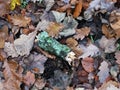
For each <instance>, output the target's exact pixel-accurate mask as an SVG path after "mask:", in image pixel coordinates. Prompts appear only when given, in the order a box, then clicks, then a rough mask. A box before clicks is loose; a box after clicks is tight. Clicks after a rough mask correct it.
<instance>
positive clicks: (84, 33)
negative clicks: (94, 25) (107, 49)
mask: <svg viewBox="0 0 120 90" xmlns="http://www.w3.org/2000/svg"><path fill="white" fill-rule="evenodd" d="M89 33H90V28H89V27H84V28H81V29H77V30H76V34H75V35H74V38H75V39H77V40H79V39H81V40H82V39H84V38H85V36H88V35H89Z"/></svg>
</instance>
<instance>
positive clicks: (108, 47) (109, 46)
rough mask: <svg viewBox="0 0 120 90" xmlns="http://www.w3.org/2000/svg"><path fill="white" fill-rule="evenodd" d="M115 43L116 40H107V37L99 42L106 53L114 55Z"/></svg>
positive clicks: (103, 37)
mask: <svg viewBox="0 0 120 90" xmlns="http://www.w3.org/2000/svg"><path fill="white" fill-rule="evenodd" d="M115 42H116V39H115V38H111V39H107V38H106V37H105V36H102V38H101V39H100V41H99V44H100V47H101V48H103V49H104V51H105V53H112V52H114V51H115V50H116V47H115Z"/></svg>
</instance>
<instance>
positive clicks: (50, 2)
mask: <svg viewBox="0 0 120 90" xmlns="http://www.w3.org/2000/svg"><path fill="white" fill-rule="evenodd" d="M44 1H45V4H46V9H45V10H46V11H49V10H50V9H51V8H52V6H53V5H54V4H55V1H54V0H44Z"/></svg>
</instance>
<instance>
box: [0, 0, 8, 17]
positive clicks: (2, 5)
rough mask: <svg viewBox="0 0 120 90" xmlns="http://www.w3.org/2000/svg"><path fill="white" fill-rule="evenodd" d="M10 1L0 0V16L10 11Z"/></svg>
mask: <svg viewBox="0 0 120 90" xmlns="http://www.w3.org/2000/svg"><path fill="white" fill-rule="evenodd" d="M9 3H10V0H7V1H5V0H0V16H3V15H5V14H7V13H8V11H9Z"/></svg>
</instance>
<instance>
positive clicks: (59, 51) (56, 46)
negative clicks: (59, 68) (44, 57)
mask: <svg viewBox="0 0 120 90" xmlns="http://www.w3.org/2000/svg"><path fill="white" fill-rule="evenodd" d="M38 40H39V42H38V45H39V47H41V48H42V49H44V50H45V51H47V52H49V53H51V54H55V55H56V56H58V57H61V58H63V59H64V58H65V57H66V56H67V54H68V53H69V52H70V48H69V47H68V46H66V45H63V44H60V43H59V42H58V41H57V40H56V39H53V38H52V37H49V35H48V33H47V32H45V31H44V32H41V33H40V34H39V35H38Z"/></svg>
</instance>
